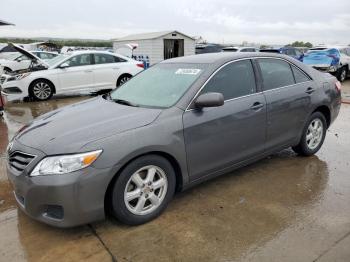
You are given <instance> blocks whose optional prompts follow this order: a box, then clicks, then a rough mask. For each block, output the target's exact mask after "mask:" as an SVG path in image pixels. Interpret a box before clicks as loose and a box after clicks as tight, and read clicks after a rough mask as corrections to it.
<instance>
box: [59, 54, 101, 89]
mask: <svg viewBox="0 0 350 262" xmlns="http://www.w3.org/2000/svg"><path fill="white" fill-rule="evenodd" d="M92 59H93V57H92V54H89V53H87V54H78V55H75V56H73V57H71V58H69V59H68V60H66V61H64V62H63V63H62V64H61V65H60V66H59V67H58V68H57V69H58V78H59V81H60V87H59V89H58V90H57V87H56V91H57V93H59V92H65V93H66V92H77V91H91V89H92V88H93V87H94V84H95V83H94V73H93V68H94V65H93V62H92V61H93V60H92Z"/></svg>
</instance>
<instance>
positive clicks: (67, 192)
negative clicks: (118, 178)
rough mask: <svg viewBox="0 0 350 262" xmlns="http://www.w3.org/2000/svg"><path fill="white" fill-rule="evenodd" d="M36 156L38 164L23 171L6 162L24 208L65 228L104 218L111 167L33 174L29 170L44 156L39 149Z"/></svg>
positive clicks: (20, 205) (46, 220)
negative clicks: (60, 173)
mask: <svg viewBox="0 0 350 262" xmlns="http://www.w3.org/2000/svg"><path fill="white" fill-rule="evenodd" d="M16 145H17V144H16ZM27 153H28V151H27ZM30 153H31V154H33V152H32V150H31V152H30ZM36 155H39V156H38V157H37V158H36V159H35V160H33V162H35V163H30V164H29V165H28V170H26V171H24V172H21V173H20V172H18V171H17V170H15V169H13V168H11V166H10V165H9V164H8V165H7V174H8V178H9V180H10V182H11V184H12V185H13V188H14V195H15V198H16V200H17V203H18V206H19V208H20V209H21V210H23V211H24V212H25V213H26V214H27V215H29V216H30V217H32V218H34V219H36V220H39V221H41V222H44V223H46V224H49V225H52V226H56V227H62V228H65V227H73V226H78V225H83V224H87V223H90V222H93V221H98V220H103V219H104V218H105V209H104V201H105V194H106V191H107V188H108V185H109V183H110V181H111V180H112V178H113V176H114V174H115V173H114V172H113V170H112V169H96V168H94V167H88V168H85V169H82V170H80V171H76V172H73V173H69V174H65V175H51V176H36V177H30V176H29V175H28V174H29V172H30V171H31V170H30V169H33V167H34V166H35V165H36V164H37V163H38V162H39V161H40V160H41V159H42V156H41V155H40V152H39V154H36Z"/></svg>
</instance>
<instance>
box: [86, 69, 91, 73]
mask: <svg viewBox="0 0 350 262" xmlns="http://www.w3.org/2000/svg"><path fill="white" fill-rule="evenodd" d="M84 72H85V73H91V72H92V70H85V71H84Z"/></svg>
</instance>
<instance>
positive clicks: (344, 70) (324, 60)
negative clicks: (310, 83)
mask: <svg viewBox="0 0 350 262" xmlns="http://www.w3.org/2000/svg"><path fill="white" fill-rule="evenodd" d="M303 63H304V64H307V65H309V66H312V67H313V68H315V69H317V70H319V71H322V72H327V73H331V74H333V75H334V76H336V77H337V78H338V80H339V81H341V82H343V81H345V79H346V78H347V77H348V76H349V74H350V47H349V46H343V47H341V46H333V47H331V46H327V47H326V46H320V47H314V48H310V49H309V51H308V52H307V53H306V54H305V56H304V58H303Z"/></svg>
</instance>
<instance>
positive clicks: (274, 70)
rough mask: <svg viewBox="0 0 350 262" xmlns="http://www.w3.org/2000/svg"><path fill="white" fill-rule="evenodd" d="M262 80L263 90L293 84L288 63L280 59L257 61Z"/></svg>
mask: <svg viewBox="0 0 350 262" xmlns="http://www.w3.org/2000/svg"><path fill="white" fill-rule="evenodd" d="M257 60H258V63H259V66H260V69H261V74H262V78H263V84H264V90H270V89H274V88H279V87H284V86H289V85H293V84H295V82H294V76H293V73H292V70H291V68H290V65H289V63H287V62H285V61H283V60H281V59H273V58H263V59H262V58H260V59H257Z"/></svg>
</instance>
